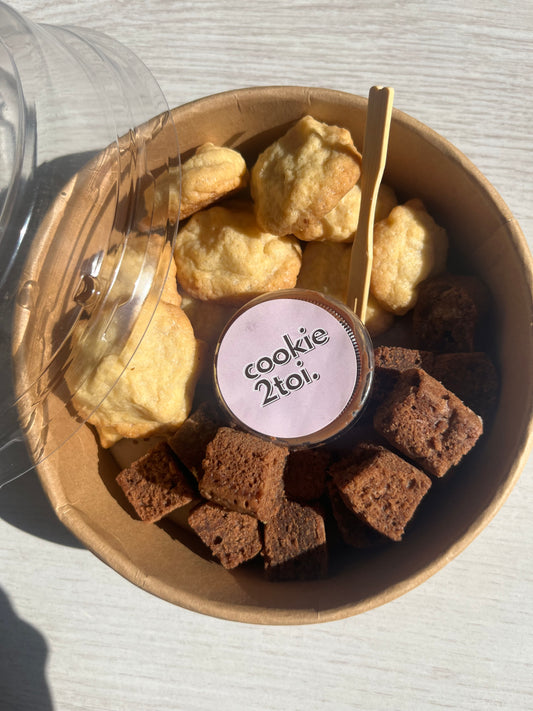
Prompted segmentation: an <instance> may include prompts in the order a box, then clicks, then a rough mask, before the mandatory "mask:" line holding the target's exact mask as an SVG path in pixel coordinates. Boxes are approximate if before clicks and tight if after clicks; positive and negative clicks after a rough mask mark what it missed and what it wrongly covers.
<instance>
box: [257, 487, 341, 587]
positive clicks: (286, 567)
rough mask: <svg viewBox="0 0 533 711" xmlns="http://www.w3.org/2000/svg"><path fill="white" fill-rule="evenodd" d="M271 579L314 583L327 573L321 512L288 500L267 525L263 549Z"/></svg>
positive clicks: (267, 572) (324, 534)
mask: <svg viewBox="0 0 533 711" xmlns="http://www.w3.org/2000/svg"><path fill="white" fill-rule="evenodd" d="M263 556H264V566H265V574H266V577H267V578H268V579H269V580H272V581H281V580H314V579H317V578H322V577H324V576H325V575H326V574H327V568H328V552H327V545H326V528H325V524H324V516H323V514H322V512H321V511H320V510H319V509H318V508H316V507H314V506H311V505H309V504H301V503H299V502H297V501H289V500H288V499H285V500H284V501H283V503H282V504H281V506H280V508H279V510H278V512H277V514H276V515H275V516H274V517H273V518H272V519H271V520H270V521H269V522H268V523H266V524H265V529H264V546H263Z"/></svg>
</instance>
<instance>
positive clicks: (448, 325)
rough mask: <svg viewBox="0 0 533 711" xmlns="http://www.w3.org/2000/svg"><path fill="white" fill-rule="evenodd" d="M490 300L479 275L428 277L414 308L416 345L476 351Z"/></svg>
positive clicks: (429, 348) (428, 348)
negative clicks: (478, 336) (478, 335)
mask: <svg viewBox="0 0 533 711" xmlns="http://www.w3.org/2000/svg"><path fill="white" fill-rule="evenodd" d="M488 301H489V295H488V291H487V289H486V287H485V286H484V284H483V283H482V282H481V281H480V280H479V279H478V278H477V277H474V276H459V275H442V276H440V277H435V278H433V279H428V280H427V281H425V282H423V283H422V284H421V285H420V290H419V294H418V299H417V302H416V305H415V307H414V309H413V336H414V340H415V344H416V345H417V347H418V348H423V349H426V350H430V351H440V352H446V353H450V352H451V353H454V352H456V353H460V352H468V351H473V350H475V347H476V336H477V332H478V327H479V325H480V323H481V320H482V317H483V315H484V314H485V312H486V310H487V306H488Z"/></svg>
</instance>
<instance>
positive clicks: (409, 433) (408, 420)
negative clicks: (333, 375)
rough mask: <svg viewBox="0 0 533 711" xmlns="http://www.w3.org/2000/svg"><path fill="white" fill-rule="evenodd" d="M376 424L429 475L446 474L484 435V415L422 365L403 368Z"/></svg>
mask: <svg viewBox="0 0 533 711" xmlns="http://www.w3.org/2000/svg"><path fill="white" fill-rule="evenodd" d="M374 427H375V428H376V430H377V431H378V432H379V433H380V434H381V435H383V437H385V439H386V440H387V441H388V442H389V443H390V444H392V446H393V447H395V448H396V449H398V450H399V451H400V452H402V453H403V454H404V455H406V456H407V457H408V458H409V459H412V460H413V461H414V462H416V464H417V465H418V466H419V467H421V468H422V469H423V470H424V471H426V472H427V473H428V474H433V475H434V476H437V477H441V476H444V474H446V472H447V471H448V470H449V469H450V468H451V467H452V466H455V465H456V464H458V463H459V462H460V460H461V459H462V457H463V456H464V455H465V454H467V452H469V451H470V450H471V449H472V447H473V446H474V445H475V443H476V442H477V440H478V439H479V437H480V436H481V434H482V431H483V423H482V420H481V418H480V417H479V416H478V415H476V414H475V413H474V412H473V411H472V410H471V409H470V408H468V407H467V406H466V405H465V404H464V403H463V402H462V401H461V400H460V399H459V398H458V397H457V396H456V395H454V394H453V393H452V392H451V391H450V390H448V389H447V388H446V387H444V385H443V384H442V383H440V382H439V381H438V380H436V379H435V378H433V377H432V376H431V375H429V374H428V373H426V372H425V371H424V370H422V369H420V368H412V369H409V370H405V371H403V373H400V376H399V378H398V381H397V383H396V385H395V387H394V389H393V390H392V392H391V393H390V395H389V396H388V397H387V398H386V399H385V400H384V402H383V403H382V404H381V405H380V406H379V408H378V409H377V411H376V414H375V415H374Z"/></svg>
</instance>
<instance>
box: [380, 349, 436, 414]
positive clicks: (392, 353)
mask: <svg viewBox="0 0 533 711" xmlns="http://www.w3.org/2000/svg"><path fill="white" fill-rule="evenodd" d="M433 362H434V354H433V353H432V352H431V351H423V350H419V349H417V348H404V347H402V346H377V347H376V348H375V349H374V381H373V383H372V393H371V406H374V407H377V406H378V405H379V404H380V403H381V402H383V400H384V399H385V397H386V396H387V395H388V394H389V393H390V391H391V390H392V389H393V388H394V386H395V385H396V381H397V380H398V376H399V374H400V373H401V372H402V371H404V370H408V369H409V368H423V369H424V370H426V371H427V372H431V369H432V367H433Z"/></svg>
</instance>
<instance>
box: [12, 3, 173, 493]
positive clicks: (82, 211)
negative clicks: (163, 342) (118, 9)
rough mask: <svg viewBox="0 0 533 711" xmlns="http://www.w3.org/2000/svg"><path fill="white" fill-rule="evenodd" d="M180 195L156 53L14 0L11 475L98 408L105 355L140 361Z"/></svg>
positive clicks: (163, 275)
mask: <svg viewBox="0 0 533 711" xmlns="http://www.w3.org/2000/svg"><path fill="white" fill-rule="evenodd" d="M154 117H155V118H154ZM169 173H172V176H173V180H172V181H171V180H165V179H163V180H161V176H163V177H164V176H168V175H169ZM156 186H157V190H156ZM147 196H151V198H150V199H148V197H147ZM155 198H157V199H155ZM176 201H179V149H178V142H177V136H176V129H175V126H174V123H173V120H172V115H171V113H170V111H169V108H168V105H167V103H166V100H165V98H164V96H163V95H162V92H161V90H160V88H159V86H158V84H157V82H156V81H155V79H154V77H153V76H152V75H151V73H150V72H149V71H148V69H147V68H146V67H145V66H144V65H143V64H142V62H141V61H140V60H139V59H138V58H137V57H136V56H135V55H134V54H132V53H131V52H130V51H129V50H128V49H126V48H125V47H123V46H122V45H120V44H118V43H117V42H115V41H113V40H111V39H110V38H108V37H106V36H103V35H101V34H98V33H94V32H92V31H87V30H82V29H78V28H72V27H53V26H48V25H39V24H34V23H31V22H28V21H27V20H26V19H25V18H23V17H22V16H21V15H19V14H18V13H16V12H15V11H14V10H12V9H11V8H10V7H8V6H6V5H4V4H3V3H0V265H1V269H0V329H1V348H0V358H1V362H0V366H1V375H0V486H1V485H2V484H3V483H5V482H7V481H10V480H12V479H13V478H15V477H17V476H18V475H20V474H22V473H24V472H25V471H27V470H28V469H31V468H32V467H33V466H35V465H36V464H38V463H39V462H41V461H42V460H43V459H44V458H46V457H48V456H49V455H50V454H51V453H52V452H53V451H55V450H56V449H57V448H58V447H59V446H61V445H62V444H63V443H64V442H65V441H66V439H68V438H69V437H71V436H72V435H73V433H74V432H75V431H76V430H77V429H78V427H79V426H81V424H82V423H83V421H84V420H85V419H86V417H88V416H89V414H88V413H84V416H83V417H81V416H79V415H77V414H76V413H75V412H74V410H73V408H72V400H73V398H74V397H75V394H76V391H77V390H78V389H79V388H80V387H83V383H84V381H85V380H86V379H87V378H88V377H90V374H91V372H92V369H93V368H94V367H96V364H97V363H98V362H99V361H100V360H101V359H102V358H105V357H106V356H108V355H110V354H116V353H118V352H121V353H122V354H124V353H126V354H127V357H126V358H124V357H123V358H122V359H121V362H123V363H124V364H125V366H126V365H127V361H128V358H131V356H132V355H133V353H134V352H135V349H136V347H137V346H138V344H139V342H140V340H141V339H142V335H143V333H144V332H145V330H146V328H147V326H148V324H149V321H150V318H151V316H152V315H153V312H154V310H155V307H156V305H157V303H158V300H159V297H160V295H161V291H162V289H163V285H164V281H165V278H166V275H167V272H168V269H169V266H170V262H171V259H172V243H173V240H174V238H175V235H176V231H177V219H169V207H170V204H171V202H174V203H175V202H176ZM134 326H136V328H135V329H134V328H133V327H134ZM73 344H77V345H79V344H84V345H85V348H84V353H85V354H87V353H88V354H89V357H87V356H85V357H84V359H83V362H82V361H81V360H80V358H79V357H78V356H77V349H76V348H74V347H73ZM113 377H114V381H113V382H106V383H105V388H104V391H102V392H101V397H100V400H101V399H102V398H103V397H105V395H106V394H107V393H108V392H109V390H111V388H112V387H113V385H114V384H115V382H116V380H117V374H116V373H115V374H114V376H113ZM118 377H120V374H119V375H118ZM66 413H68V416H65V414H66Z"/></svg>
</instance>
